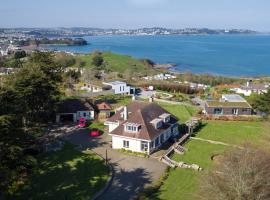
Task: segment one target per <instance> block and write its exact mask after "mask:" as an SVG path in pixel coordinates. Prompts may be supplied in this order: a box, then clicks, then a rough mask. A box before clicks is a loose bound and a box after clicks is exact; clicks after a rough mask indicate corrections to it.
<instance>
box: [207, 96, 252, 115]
mask: <svg viewBox="0 0 270 200" xmlns="http://www.w3.org/2000/svg"><path fill="white" fill-rule="evenodd" d="M204 112H205V114H207V115H231V116H238V115H252V107H251V105H249V103H248V102H247V101H246V100H245V99H244V98H243V97H241V96H239V95H237V94H226V95H222V98H221V99H220V100H219V101H207V102H206V104H205V108H204Z"/></svg>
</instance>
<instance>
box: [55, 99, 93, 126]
mask: <svg viewBox="0 0 270 200" xmlns="http://www.w3.org/2000/svg"><path fill="white" fill-rule="evenodd" d="M80 118H85V119H86V120H93V119H94V118H95V111H94V108H93V106H92V105H91V104H90V103H89V102H86V101H81V100H79V99H67V100H64V101H62V102H61V103H60V104H59V106H58V110H57V113H56V122H57V123H59V122H65V121H70V122H77V121H78V120H79V119H80Z"/></svg>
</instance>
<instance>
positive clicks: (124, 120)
mask: <svg viewBox="0 0 270 200" xmlns="http://www.w3.org/2000/svg"><path fill="white" fill-rule="evenodd" d="M177 121H178V119H177V118H176V117H175V116H173V115H172V114H170V113H169V112H168V111H166V110H164V109H163V108H162V107H160V106H159V105H157V104H155V103H146V102H140V101H134V102H132V103H130V104H129V105H127V106H124V107H121V108H120V109H118V110H117V111H116V113H115V115H113V116H112V117H111V118H109V119H108V120H107V121H106V122H105V123H104V124H105V125H107V126H108V127H109V135H111V136H112V148H113V149H122V148H123V149H127V150H131V151H134V152H143V153H147V154H151V153H152V152H153V151H155V150H156V149H158V148H159V147H160V146H161V145H162V144H163V143H165V142H166V141H167V140H168V139H169V138H172V137H176V136H178V135H179V130H178V123H177Z"/></svg>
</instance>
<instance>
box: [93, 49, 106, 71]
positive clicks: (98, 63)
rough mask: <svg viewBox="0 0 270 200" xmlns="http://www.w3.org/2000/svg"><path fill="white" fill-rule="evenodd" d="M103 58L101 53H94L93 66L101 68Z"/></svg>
mask: <svg viewBox="0 0 270 200" xmlns="http://www.w3.org/2000/svg"><path fill="white" fill-rule="evenodd" d="M103 61H104V60H103V57H102V54H101V53H100V52H94V53H93V58H92V64H93V65H94V66H95V67H97V68H100V67H101V65H102V64H103Z"/></svg>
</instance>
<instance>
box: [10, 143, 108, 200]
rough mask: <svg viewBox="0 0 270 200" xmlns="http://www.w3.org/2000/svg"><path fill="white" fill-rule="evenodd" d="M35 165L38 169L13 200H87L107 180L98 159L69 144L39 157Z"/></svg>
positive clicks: (100, 161)
mask: <svg viewBox="0 0 270 200" xmlns="http://www.w3.org/2000/svg"><path fill="white" fill-rule="evenodd" d="M38 161H39V166H38V167H37V168H36V169H35V170H34V172H33V174H32V175H31V176H30V177H29V179H28V181H27V182H26V183H25V185H24V186H23V187H21V188H19V190H18V192H17V193H16V195H15V197H14V198H13V199H28V200H31V199H81V200H88V199H89V198H90V197H91V196H93V194H94V193H95V192H97V191H99V190H100V189H101V188H102V187H104V185H105V184H106V182H107V180H108V178H109V170H108V168H107V166H105V164H104V161H103V160H101V158H99V157H97V156H96V155H94V154H93V153H91V152H90V151H85V152H83V153H81V152H79V151H77V150H75V149H74V146H73V145H71V144H67V145H65V147H64V148H63V149H62V150H60V151H57V152H50V153H44V154H42V155H40V156H39V158H38Z"/></svg>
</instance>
